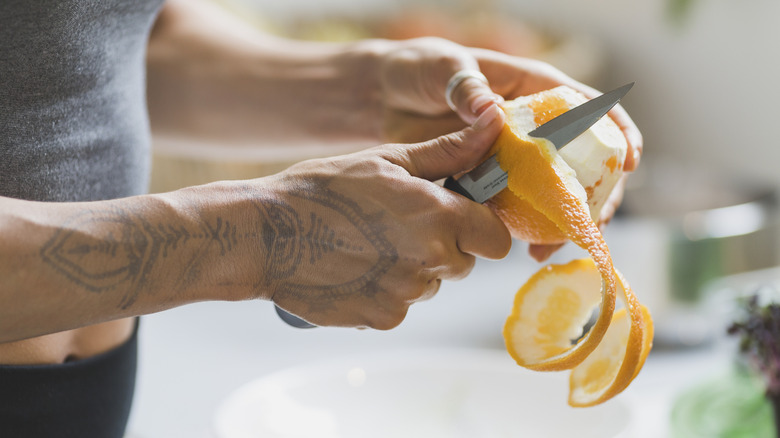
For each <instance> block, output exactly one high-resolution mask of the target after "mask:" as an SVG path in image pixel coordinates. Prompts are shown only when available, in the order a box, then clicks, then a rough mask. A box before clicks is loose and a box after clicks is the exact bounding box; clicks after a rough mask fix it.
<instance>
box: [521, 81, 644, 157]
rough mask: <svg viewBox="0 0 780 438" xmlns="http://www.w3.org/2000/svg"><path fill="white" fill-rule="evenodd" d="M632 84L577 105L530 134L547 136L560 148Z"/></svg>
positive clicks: (610, 106)
mask: <svg viewBox="0 0 780 438" xmlns="http://www.w3.org/2000/svg"><path fill="white" fill-rule="evenodd" d="M632 86H634V83H633V82H631V83H630V84H626V85H623V86H622V87H620V88H617V89H614V90H612V91H610V92H609V93H605V94H602V95H601V96H599V97H596V98H594V99H591V100H589V101H587V102H585V103H583V104H582V105H579V106H576V107H574V108H572V109H570V110H569V111H566V112H565V113H563V114H561V115H560V116H558V117H556V118H554V119H552V120H550V121H549V122H547V123H545V124H543V125H541V126H539V127H538V128H536V129H534V130H533V131H531V132H529V133H528V135H530V136H531V137H537V138H546V139H547V140H550V141H551V142H552V144H554V145H555V149H560V148H562V147H564V146H566V145H567V144H569V143H570V142H571V141H572V140H574V139H575V138H577V137H579V136H580V134H582V133H583V132H585V131H587V130H588V129H589V128H590V127H591V126H593V124H594V123H596V122H598V121H599V119H600V118H602V117H603V116H604V114H606V113H608V112H609V110H611V109H612V107H614V106H615V105H617V103H618V102H620V99H621V98H622V97H623V96H625V95H626V93H628V90H630V89H631V87H632Z"/></svg>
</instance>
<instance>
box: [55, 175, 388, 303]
mask: <svg viewBox="0 0 780 438" xmlns="http://www.w3.org/2000/svg"><path fill="white" fill-rule="evenodd" d="M313 186H316V187H315V188H314V189H313V190H306V189H305V188H302V189H300V190H298V191H294V192H293V195H294V197H295V198H296V199H297V201H299V202H294V204H295V205H293V204H291V203H287V202H283V201H279V200H273V199H268V198H264V197H262V196H256V200H255V201H254V202H253V206H254V209H255V212H256V214H255V215H254V216H253V217H252V219H251V220H250V221H248V222H246V223H242V225H240V226H239V225H237V224H235V223H234V222H233V221H231V220H230V219H226V218H224V217H222V216H214V217H211V218H210V219H208V220H202V221H201V222H199V223H196V224H193V223H192V222H190V223H188V225H187V226H185V225H182V224H181V223H174V222H170V223H152V222H151V221H150V220H149V219H147V218H145V217H144V216H143V215H142V214H141V213H139V212H137V211H135V210H132V209H127V208H121V207H119V206H112V207H109V208H106V209H102V210H88V211H84V212H83V213H80V214H77V215H74V216H73V217H70V218H69V219H67V220H66V221H65V222H64V223H63V225H62V226H61V227H60V228H59V229H58V230H57V231H56V232H55V233H54V234H53V235H52V236H51V238H50V239H49V240H48V241H47V242H46V243H45V244H44V246H43V247H42V248H41V250H40V257H41V258H42V259H43V261H44V262H45V263H46V264H47V265H49V266H50V267H52V268H53V269H54V270H55V271H57V272H58V273H60V274H61V275H63V276H64V277H65V278H67V279H68V280H69V281H70V282H72V283H74V284H77V285H79V286H81V287H83V288H84V289H86V290H88V291H90V292H94V293H104V292H109V291H112V290H116V289H120V290H124V291H125V292H124V295H123V296H122V298H121V300H120V303H119V307H120V308H122V309H126V308H128V307H130V306H131V305H132V304H133V303H134V302H135V301H136V299H137V298H138V296H139V294H140V293H141V292H142V291H145V290H147V289H149V287H150V285H149V282H150V281H151V276H152V273H153V271H154V270H155V269H156V268H158V267H159V266H160V265H161V263H162V262H161V260H162V259H166V258H169V257H179V258H181V257H185V258H186V259H185V260H183V262H184V264H183V268H182V269H181V270H180V271H179V272H180V274H179V277H178V279H177V281H176V284H177V287H178V288H184V287H186V286H187V285H190V284H193V282H196V281H198V279H199V278H200V277H201V275H200V274H201V271H202V270H203V269H204V266H203V265H204V263H203V262H204V261H205V260H206V257H207V256H219V257H225V256H228V255H230V253H232V252H233V251H234V250H235V249H236V248H237V247H239V246H240V245H253V246H254V247H256V246H258V245H259V246H260V247H261V248H262V250H263V252H264V260H261V261H259V264H258V270H260V269H262V270H263V271H264V275H258V278H262V280H260V281H258V282H257V283H256V284H255V285H254V287H255V288H256V289H257V290H260V289H270V290H271V291H272V292H273V293H274V294H284V295H285V296H287V297H290V298H293V299H295V300H299V301H302V302H307V303H308V305H309V306H310V309H311V310H312V311H320V312H322V311H327V310H329V309H332V308H333V306H334V305H335V304H336V303H337V302H338V301H341V300H345V299H347V298H349V297H351V296H354V295H356V294H359V295H361V296H366V297H373V296H375V295H376V294H377V293H378V292H380V291H381V288H380V286H379V282H380V279H381V278H382V277H383V276H384V275H385V274H386V273H387V272H388V270H389V269H390V268H391V267H392V266H393V265H394V264H395V263H396V262H397V260H398V253H397V251H396V248H395V247H394V246H393V244H392V243H391V242H390V241H389V240H388V239H387V237H386V236H385V233H386V229H385V227H384V226H383V225H382V213H381V212H379V213H375V214H368V213H366V212H364V211H363V210H362V209H361V207H360V206H359V205H358V203H357V202H355V201H354V200H352V199H350V198H348V197H346V196H344V195H342V194H339V193H337V192H336V191H334V190H332V189H330V188H329V187H328V184H327V182H326V181H315V182H314V183H313ZM322 207H325V208H324V209H323V208H322ZM344 224H349V225H348V227H345V226H344ZM96 229H97V230H101V232H102V233H103V234H101V235H95V234H94V230H96ZM339 230H340V231H339ZM88 231H90V232H91V234H90V232H88ZM185 250H186V251H185ZM340 251H341V252H343V251H351V252H353V253H361V254H362V256H361V257H362V258H364V259H370V260H371V263H370V266H369V267H368V268H367V269H365V270H364V271H363V272H362V273H360V274H359V275H356V276H355V277H354V278H349V279H339V280H335V279H334V280H332V281H331V282H330V283H329V284H324V283H328V282H326V281H323V280H322V278H327V277H325V276H321V277H320V278H319V279H318V280H312V281H311V282H307V279H306V278H301V277H302V275H296V274H300V269H301V267H302V266H304V265H308V266H309V267H315V268H316V269H317V270H325V272H327V270H328V269H329V267H330V269H333V268H335V266H336V265H335V264H336V263H341V262H342V260H340V259H339V258H338V254H339V252H340ZM367 251H368V252H370V254H366V252H367ZM240 254H242V256H245V254H249V253H240Z"/></svg>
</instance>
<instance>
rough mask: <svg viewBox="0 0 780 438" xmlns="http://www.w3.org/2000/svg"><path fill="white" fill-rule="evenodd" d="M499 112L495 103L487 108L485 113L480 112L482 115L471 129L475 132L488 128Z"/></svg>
mask: <svg viewBox="0 0 780 438" xmlns="http://www.w3.org/2000/svg"><path fill="white" fill-rule="evenodd" d="M499 111H500V110H499V109H498V105H496V104H495V103H494V104H492V105H490V106H489V107H487V109H486V110H485V111H483V112H482V114H481V115H480V116H479V118H477V121H475V122H474V124H473V125H471V127H472V128H474V130H475V131H481V130H483V129H485V128H487V127H488V126H490V124H491V123H493V121H495V120H496V118H498V112H499Z"/></svg>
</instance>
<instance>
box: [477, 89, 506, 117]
mask: <svg viewBox="0 0 780 438" xmlns="http://www.w3.org/2000/svg"><path fill="white" fill-rule="evenodd" d="M502 100H503V99H501V97H500V96H498V95H495V94H483V95H480V96H478V97H477V98H476V99H474V100H473V101H472V102H471V108H469V109H470V110H471V113H472V114H474V115H475V116H479V115H480V114H482V113H483V112H484V111H485V110H486V109H487V108H488V107H489V106H490V105H492V104H495V103H501V101H502Z"/></svg>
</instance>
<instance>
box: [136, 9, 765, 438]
mask: <svg viewBox="0 0 780 438" xmlns="http://www.w3.org/2000/svg"><path fill="white" fill-rule="evenodd" d="M214 1H215V2H217V3H219V4H220V5H222V6H224V7H225V8H226V9H228V10H230V11H233V12H235V13H236V15H237V16H239V17H241V18H242V19H244V20H247V21H249V22H250V23H252V24H254V25H256V26H258V27H260V28H262V29H264V30H267V31H269V32H273V33H277V34H280V35H285V36H289V37H292V38H302V39H314V40H329V41H347V40H352V39H359V38H367V37H383V38H411V37H417V36H426V35H435V36H442V37H445V38H449V39H452V40H454V41H456V42H459V43H462V44H464V45H470V46H480V47H486V48H491V49H495V50H500V51H504V52H507V53H510V54H513V55H518V56H527V57H533V58H538V59H542V60H545V61H547V62H550V63H552V64H553V65H555V66H556V67H558V68H560V69H561V70H563V71H564V72H566V73H568V74H569V75H571V76H573V77H574V78H575V79H578V80H580V81H582V82H585V83H587V84H589V85H592V86H594V87H596V88H599V89H602V90H608V89H611V88H613V87H616V86H619V85H622V84H624V83H626V82H631V81H635V82H636V85H635V86H634V88H633V89H632V90H631V92H630V93H629V94H628V95H627V96H626V98H625V99H624V100H623V102H622V104H623V106H624V107H625V108H626V109H627V111H628V112H629V114H630V115H631V116H632V117H633V119H634V120H635V122H636V123H637V125H638V126H639V128H640V129H641V131H642V133H643V134H644V139H645V150H644V155H643V158H642V164H641V166H640V169H639V170H638V171H637V172H636V173H635V174H634V175H632V177H631V179H630V180H629V188H628V192H627V195H626V200H625V203H624V206H623V207H622V209H621V211H620V212H619V215H618V216H617V217H616V219H615V220H614V221H613V223H612V224H610V226H609V227H608V228H607V230H606V231H605V236H606V239H607V243H608V244H609V246H610V248H611V249H612V252H613V258H614V259H615V261H616V266H617V267H618V268H619V269H620V270H621V271H623V273H624V274H625V275H626V277H627V278H628V279H629V281H630V282H631V284H632V286H633V288H634V289H635V290H636V292H637V294H638V295H639V297H640V300H641V301H642V302H644V303H646V304H647V305H648V307H649V308H650V310H651V312H653V315H654V318H655V320H656V324H657V327H656V330H657V336H656V348H655V350H654V352H653V353H652V354H651V357H650V359H649V361H648V365H647V366H646V368H645V370H644V371H643V373H642V375H640V377H639V378H638V379H637V381H636V382H635V383H634V384H633V385H632V387H631V388H633V389H630V390H629V391H628V392H627V394H626V395H625V398H624V400H626V401H627V404H628V406H629V407H632V406H635V405H636V404H638V403H641V404H642V405H644V406H645V408H644V410H643V413H642V414H636V412H634V414H635V419H636V422H635V423H636V424H635V426H634V427H635V429H636V430H643V431H645V432H644V433H646V434H643V433H638V432H637V433H634V434H632V435H630V436H637V437H639V436H648V437H649V436H653V437H657V436H672V435H671V433H672V432H671V428H670V427H671V426H669V425H670V424H671V423H670V418H671V413H672V410H673V406H674V403H675V400H677V397H678V393H679V391H680V388H681V387H684V386H685V385H686V384H688V383H692V382H694V381H695V380H697V379H699V378H701V374H702V370H703V369H706V370H710V371H712V372H716V371H717V370H720V369H725V368H728V367H729V366H730V364H731V359H730V358H731V357H732V355H733V348H732V347H730V346H725V347H724V346H723V343H722V342H720V341H721V338H723V336H724V333H725V326H726V325H727V323H728V321H729V318H731V316H732V311H733V307H734V306H733V305H732V302H733V297H734V296H737V295H745V294H750V293H752V292H753V291H755V290H758V289H766V288H770V289H772V288H778V287H780V272H779V271H778V266H780V256H778V254H780V237H778V236H780V232H778V229H779V228H778V224H779V222H778V213H777V205H776V204H777V203H776V192H777V190H778V189H779V188H780V172H779V171H778V165H779V164H780V144H779V142H778V140H777V138H776V137H777V134H776V130H777V126H778V122H777V121H776V119H777V117H778V115H780V112H779V111H778V110H777V108H776V105H777V103H778V102H780V86H778V84H777V82H776V81H777V80H778V78H780V26H777V18H778V17H780V2H777V1H775V0H654V1H649V0H644V1H641V0H640V1H629V2H627V1H624V0H588V1H583V0H513V1H504V0H457V1H456V0H449V1H447V0H417V1H400V0H395V1H392V0H360V1H357V0H330V1H320V0H286V1H284V2H281V1H270V0H214ZM157 146H158V148H157V152H156V155H155V167H154V172H153V181H152V185H153V190H155V191H165V190H172V189H176V188H178V187H183V186H187V185H192V184H198V183H204V182H208V181H213V180H219V179H237V178H252V177H257V176H262V175H264V174H269V173H274V172H277V171H280V170H282V169H284V168H286V167H287V166H289V165H290V164H292V163H293V162H295V161H298V160H300V159H305V158H310V157H314V156H319V155H322V152H321V151H318V150H317V149H316V148H314V149H310V150H306V151H304V153H303V154H300V155H295V156H290V155H289V154H279V155H277V156H272V155H269V156H265V157H261V158H258V159H257V160H255V161H247V160H240V161H238V160H234V161H231V160H225V159H221V160H218V159H205V158H204V159H203V160H192V159H188V160H185V159H182V158H181V157H178V156H177V154H176V149H175V148H169V147H166V145H165V144H159V145H157ZM570 246H571V245H569V246H567V247H566V248H565V249H564V250H563V251H561V252H560V253H558V254H556V256H555V258H554V260H553V261H567V260H570V259H571V258H573V257H580V256H582V254H578V253H577V250H576V249H574V248H570ZM525 250H526V248H525V246H524V245H522V244H519V243H518V244H515V247H514V248H513V250H512V253H511V254H510V256H509V257H508V258H507V259H506V260H504V261H501V262H498V263H483V262H480V263H478V265H477V267H476V268H475V270H474V273H473V274H472V276H470V277H469V278H468V279H466V280H464V281H462V282H458V283H452V284H445V285H444V286H443V287H442V289H441V292H440V293H439V295H438V296H437V297H436V299H435V300H433V302H432V303H422V304H419V305H417V306H415V307H413V309H412V311H411V312H410V314H409V317H408V319H407V321H406V322H405V323H404V324H403V325H402V326H401V327H399V328H398V329H396V330H393V331H391V332H388V333H374V332H361V333H353V332H351V331H350V332H348V333H347V332H345V331H338V330H327V329H317V330H314V331H305V332H304V331H295V330H292V329H290V328H288V327H285V326H284V325H282V324H281V323H280V322H279V321H278V320H276V319H275V315H273V309H272V308H271V307H270V306H269V305H268V303H242V304H240V305H236V304H226V303H207V304H197V305H194V306H189V307H186V308H181V309H176V310H173V311H170V312H165V313H164V314H160V315H153V316H150V317H147V318H145V323H144V325H142V330H144V331H145V332H147V334H146V336H144V338H142V348H143V349H144V350H145V353H146V354H143V353H142V354H143V356H142V359H141V360H142V362H141V370H142V373H141V374H140V376H139V393H138V399H137V402H136V408H135V409H134V413H133V417H132V419H131V426H130V430H131V432H132V433H134V434H136V435H137V436H139V437H143V438H151V437H156V436H196V437H201V436H215V435H214V433H215V432H214V431H213V428H212V424H211V419H212V417H213V414H214V412H215V411H216V409H217V406H219V403H220V402H221V400H224V399H225V398H226V397H228V396H229V394H230V393H231V391H233V390H234V389H236V388H238V387H240V386H241V385H242V384H244V383H246V382H248V381H249V380H252V379H254V378H258V377H261V376H262V375H264V374H267V373H269V372H272V371H275V370H279V369H284V368H286V367H290V366H296V365H299V364H301V363H306V362H307V361H309V360H312V359H316V358H327V357H333V356H336V355H339V354H354V353H359V352H366V351H374V350H379V349H382V350H386V349H392V348H407V347H429V346H439V347H457V348H472V347H473V348H489V349H502V348H503V345H502V341H501V337H500V330H501V325H502V324H503V321H504V318H505V317H506V314H507V312H508V311H509V308H510V306H511V301H512V297H513V295H514V292H515V291H516V289H517V287H519V286H520V285H521V284H522V283H523V282H524V281H525V279H526V278H527V277H528V276H529V275H530V273H532V272H533V271H535V270H536V269H538V267H539V266H538V265H536V264H535V263H532V262H531V260H530V258H528V257H527V256H526V255H525ZM488 278H489V279H490V280H489V281H486V279H488ZM474 293H479V294H480V297H481V299H480V300H477V302H475V300H474V299H473V296H474ZM485 295H490V298H485ZM172 376H173V377H172ZM622 397H623V396H622ZM632 403H634V404H632ZM159 406H166V411H165V412H166V414H165V415H162V414H161V412H160V411H159V410H158V407H159ZM637 424H638V425H637ZM650 424H653V425H654V426H652V427H651V426H648V425H650ZM648 427H650V428H649V429H648ZM653 427H655V428H653ZM182 431H186V434H185V435H182V433H181V432H182ZM675 436H677V435H675ZM691 436H693V435H691ZM220 438H222V437H220Z"/></svg>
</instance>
